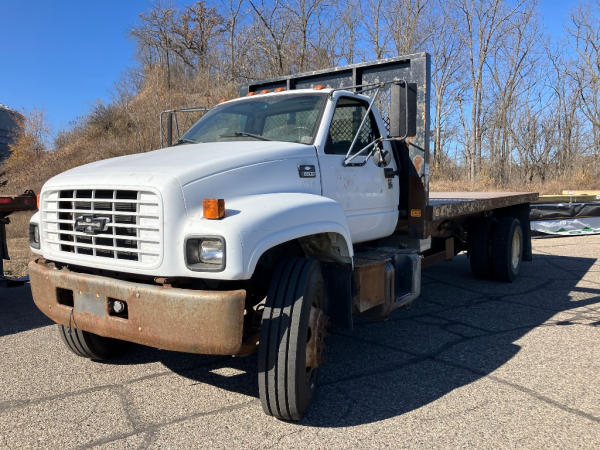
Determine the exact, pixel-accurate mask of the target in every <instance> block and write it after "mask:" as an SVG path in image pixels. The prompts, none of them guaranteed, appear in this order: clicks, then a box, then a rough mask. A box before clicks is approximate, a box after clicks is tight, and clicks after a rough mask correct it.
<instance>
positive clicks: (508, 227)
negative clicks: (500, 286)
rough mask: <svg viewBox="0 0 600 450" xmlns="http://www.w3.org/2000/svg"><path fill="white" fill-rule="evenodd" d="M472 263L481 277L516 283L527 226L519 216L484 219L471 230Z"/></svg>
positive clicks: (470, 253) (470, 255)
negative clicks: (524, 225)
mask: <svg viewBox="0 0 600 450" xmlns="http://www.w3.org/2000/svg"><path fill="white" fill-rule="evenodd" d="M470 236H471V239H470V248H469V262H470V264H471V272H472V273H473V275H475V276H476V277H478V278H494V279H496V280H499V281H509V282H512V281H513V280H514V279H515V278H516V277H517V275H518V274H519V270H520V268H521V260H522V258H523V229H522V228H521V223H520V222H519V219H516V218H514V217H502V218H500V219H498V221H497V222H495V223H492V221H491V220H482V221H479V222H477V223H475V224H474V225H473V227H472V229H471V234H470Z"/></svg>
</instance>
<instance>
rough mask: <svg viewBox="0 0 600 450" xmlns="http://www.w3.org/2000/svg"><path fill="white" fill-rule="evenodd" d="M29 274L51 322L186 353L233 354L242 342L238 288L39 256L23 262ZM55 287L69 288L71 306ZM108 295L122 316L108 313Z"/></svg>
mask: <svg viewBox="0 0 600 450" xmlns="http://www.w3.org/2000/svg"><path fill="white" fill-rule="evenodd" d="M29 274H30V280H31V290H32V293H33V300H34V302H35V304H36V306H37V307H38V308H39V309H40V311H42V312H43V313H44V314H46V315H47V316H48V317H49V318H50V319H52V320H53V321H54V322H56V323H60V324H62V325H65V326H69V324H70V325H71V326H73V327H74V328H79V329H82V330H85V331H89V332H91V333H95V334H99V335H100V336H106V337H112V338H115V339H122V340H125V341H130V342H136V343H138V344H143V345H148V346H150V347H157V348H162V349H165V350H174V351H180V352H188V353H202V354H212V355H233V354H236V353H237V352H238V351H239V350H240V347H241V345H242V332H243V319H244V302H245V299H246V291H245V290H243V289H240V290H235V291H198V290H191V289H175V288H174V289H165V288H163V287H160V286H151V285H146V284H142V283H132V282H128V281H121V280H115V279H112V278H108V277H102V276H97V275H88V274H83V273H77V272H70V271H68V270H57V269H54V268H51V267H49V266H47V265H44V264H41V263H40V262H39V261H33V262H31V263H29ZM57 288H61V289H66V290H71V291H72V292H73V303H74V306H73V307H71V306H68V305H65V304H61V303H59V299H58V298H57ZM108 298H112V299H117V300H124V301H125V302H127V311H128V318H127V319H125V318H122V317H117V316H114V315H111V314H110V313H109V310H108ZM95 302H97V303H95ZM63 303H64V302H63Z"/></svg>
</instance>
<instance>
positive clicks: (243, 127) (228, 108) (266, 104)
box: [179, 93, 326, 144]
mask: <svg viewBox="0 0 600 450" xmlns="http://www.w3.org/2000/svg"><path fill="white" fill-rule="evenodd" d="M325 99H326V94H323V93H318V94H317V93H315V94H312V93H311V94H306V95H304V94H290V95H285V94H278V95H273V96H264V97H260V98H252V97H249V98H247V99H244V100H242V101H238V102H234V103H229V104H227V103H225V104H223V105H219V106H216V107H214V108H213V109H211V110H210V111H209V112H207V113H206V114H205V115H204V116H203V117H202V118H201V119H200V120H199V121H198V122H196V123H195V124H194V125H193V126H192V127H191V128H190V129H189V130H188V131H187V132H186V133H185V134H184V135H183V136H182V137H181V139H180V140H179V143H188V142H223V141H234V140H235V141H239V140H248V141H250V140H264V141H285V142H297V143H299V144H312V143H313V141H314V139H315V134H316V133H317V129H318V126H319V119H320V118H321V113H322V111H323V107H324V105H325Z"/></svg>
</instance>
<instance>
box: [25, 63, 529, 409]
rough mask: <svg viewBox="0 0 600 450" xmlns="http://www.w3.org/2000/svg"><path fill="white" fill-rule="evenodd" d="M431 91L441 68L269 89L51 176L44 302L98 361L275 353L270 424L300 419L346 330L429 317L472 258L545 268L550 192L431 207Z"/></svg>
mask: <svg viewBox="0 0 600 450" xmlns="http://www.w3.org/2000/svg"><path fill="white" fill-rule="evenodd" d="M367 94H368V95H367ZM429 96H430V57H429V55H428V54H425V53H421V54H416V55H409V56H404V57H398V58H392V59H386V60H380V61H376V62H372V63H362V64H355V65H351V66H346V67H337V68H334V69H331V70H322V71H318V72H312V73H305V74H299V75H292V76H287V77H282V78H277V79H272V80H265V81H261V82H257V83H253V84H251V85H249V86H245V87H244V88H242V92H241V97H240V98H237V99H234V100H230V101H226V102H223V103H220V104H218V105H217V106H215V107H214V108H212V109H211V110H209V111H208V112H207V113H206V114H205V115H204V116H203V117H202V118H201V119H200V120H199V121H198V122H197V123H196V124H195V125H193V126H192V127H191V128H190V129H189V130H188V131H187V132H186V133H185V134H184V135H183V136H182V137H181V138H180V139H179V140H178V141H177V142H176V143H175V144H174V145H170V146H169V147H168V148H164V149H161V150H157V151H153V152H149V153H143V154H136V155H129V156H124V157H120V158H113V159H107V160H103V161H99V162H95V163H92V164H88V165H85V166H81V167H78V168H75V169H72V170H69V171H66V172H64V173H62V174H60V175H58V176H56V177H54V178H52V179H50V180H48V181H47V182H46V184H45V185H44V187H43V189H42V192H41V199H40V209H39V212H38V213H36V214H35V215H34V216H33V218H32V219H31V223H30V228H31V233H30V236H31V242H30V245H31V249H32V251H34V252H35V253H37V254H39V255H40V257H39V259H37V260H36V261H34V262H32V263H30V266H29V270H30V277H31V287H32V291H33V297H34V301H35V303H36V305H37V306H38V308H39V309H40V310H41V311H42V312H43V313H44V314H46V315H47V316H48V317H50V318H51V319H52V320H53V321H55V322H56V323H58V324H59V332H60V335H61V336H62V338H63V340H64V342H65V343H66V345H67V347H68V348H69V349H70V350H72V351H73V352H75V353H76V354H78V355H80V356H83V357H88V358H92V359H103V358H110V357H114V356H116V355H118V354H120V353H122V352H123V351H124V349H125V348H126V347H127V345H126V344H127V343H129V342H135V343H139V344H143V345H148V346H152V347H157V348H162V349H167V350H174V351H181V352H191V353H201V354H221V355H242V354H249V353H251V352H252V351H253V350H255V349H258V384H259V393H260V399H261V402H262V406H263V409H264V411H265V412H266V413H267V414H270V415H273V416H275V417H278V418H281V419H286V420H299V419H300V418H302V416H303V415H304V413H305V412H306V410H307V408H308V406H309V403H310V401H311V397H312V396H313V392H314V391H315V387H316V376H317V372H318V369H319V367H320V366H321V363H322V361H323V355H324V349H325V337H326V330H327V327H328V326H330V325H333V326H338V327H352V320H353V319H352V318H353V316H354V315H357V314H370V315H373V316H377V317H381V318H385V317H386V316H387V315H388V314H389V313H390V312H391V311H392V310H394V309H396V308H399V307H402V306H407V305H409V304H411V303H412V302H413V301H414V300H415V298H417V297H418V296H419V293H420V289H421V268H422V267H425V266H427V265H429V264H433V263H435V262H438V261H442V260H447V259H451V258H452V257H454V256H455V255H456V254H458V253H459V252H462V251H467V252H468V253H469V258H470V264H471V269H472V271H473V273H474V274H475V275H476V276H478V277H484V278H494V279H497V280H502V281H512V280H513V279H514V278H515V277H516V276H517V275H518V272H519V268H520V266H521V262H522V261H530V260H531V239H530V234H529V203H530V202H531V201H533V200H535V199H536V198H537V194H533V193H429V191H428V184H429ZM38 236H39V237H38ZM382 326H385V325H382Z"/></svg>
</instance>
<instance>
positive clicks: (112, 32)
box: [0, 0, 577, 134]
mask: <svg viewBox="0 0 600 450" xmlns="http://www.w3.org/2000/svg"><path fill="white" fill-rule="evenodd" d="M192 1H193V0H189V2H190V3H191V2H192ZM176 3H178V4H182V3H183V4H185V3H187V2H186V0H179V1H177V2H176ZM576 3H577V2H576V0H562V1H560V0H540V10H541V13H542V21H543V24H544V25H545V27H546V28H547V30H548V31H549V32H550V33H552V34H553V35H554V36H558V35H560V34H561V33H562V27H563V23H564V21H565V20H566V19H567V17H568V12H569V9H570V8H571V7H572V6H573V5H574V4H576ZM151 5H152V2H151V0H120V1H119V0H0V29H1V30H2V32H1V33H0V36H1V39H2V42H1V43H0V103H3V104H6V105H8V106H10V107H12V108H14V109H17V110H20V111H23V110H24V111H25V112H27V111H30V110H31V109H32V108H34V107H37V108H40V109H43V110H44V111H45V112H46V116H47V118H48V120H49V123H50V125H51V127H52V132H53V134H56V132H58V131H59V130H60V129H62V128H65V127H68V126H69V123H70V122H71V121H73V120H75V119H76V118H77V117H79V116H82V115H84V114H86V112H87V111H89V109H90V108H91V107H92V106H93V105H94V104H95V103H96V102H97V101H98V100H102V101H105V102H108V101H110V100H111V91H112V88H113V85H114V83H115V81H117V80H118V79H119V77H120V76H121V74H122V73H123V71H125V70H126V69H127V68H128V67H131V66H133V65H134V64H135V60H134V53H135V48H134V43H133V42H132V41H131V40H130V39H129V38H128V30H129V29H130V28H131V26H132V25H133V24H134V23H135V22H136V21H137V19H138V17H139V14H140V13H142V12H144V11H147V10H148V9H149V8H150V7H151Z"/></svg>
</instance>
